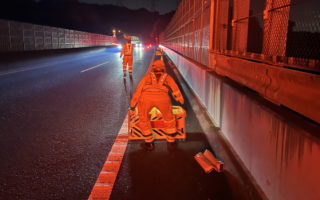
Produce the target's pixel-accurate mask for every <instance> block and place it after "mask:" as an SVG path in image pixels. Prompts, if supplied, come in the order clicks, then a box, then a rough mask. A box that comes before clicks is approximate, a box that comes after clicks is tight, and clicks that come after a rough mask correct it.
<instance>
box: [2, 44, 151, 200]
mask: <svg viewBox="0 0 320 200" xmlns="http://www.w3.org/2000/svg"><path fill="white" fill-rule="evenodd" d="M119 52H120V50H119V49H117V48H96V49H84V50H76V51H72V50H71V51H67V53H64V52H63V53H50V55H47V54H48V53H45V52H42V53H41V55H37V53H35V54H34V55H33V54H32V55H28V56H25V55H23V54H18V57H17V58H13V59H11V58H6V57H2V58H1V59H0V125H1V126H0V160H1V162H0V199H9V200H11V199H33V200H37V199H39V200H40V199H41V200H44V199H50V200H51V199H59V200H61V199H68V200H72V199H87V198H88V196H89V194H90V192H91V189H92V186H93V185H94V183H95V181H96V178H97V176H98V174H99V172H100V170H101V167H102V165H103V163H104V161H105V159H106V156H107V154H108V152H109V150H110V148H111V146H112V144H113V141H114V139H115V136H116V134H117V133H118V131H119V128H120V126H121V124H122V122H123V119H124V117H125V115H126V110H127V108H128V101H129V92H130V85H133V88H135V85H136V84H137V81H138V80H139V79H140V78H141V76H142V75H144V74H145V72H146V69H147V67H148V65H149V64H150V61H151V58H152V55H153V51H152V50H149V51H144V52H143V51H136V52H135V63H134V72H133V83H130V79H129V78H128V77H127V78H126V79H125V80H126V82H124V81H123V78H122V67H121V60H120V59H119V54H120V53H119ZM19 55H21V56H19ZM13 57H14V56H13ZM81 71H82V72H81ZM131 89H132V88H131Z"/></svg>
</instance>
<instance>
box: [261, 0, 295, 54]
mask: <svg viewBox="0 0 320 200" xmlns="http://www.w3.org/2000/svg"><path fill="white" fill-rule="evenodd" d="M266 3H267V6H266V9H265V10H264V31H263V48H262V53H263V54H265V55H277V56H285V54H286V43H287V33H288V24H289V12H290V3H291V0H266Z"/></svg>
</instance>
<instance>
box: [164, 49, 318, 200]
mask: <svg viewBox="0 0 320 200" xmlns="http://www.w3.org/2000/svg"><path fill="white" fill-rule="evenodd" d="M163 49H164V51H165V52H166V54H167V55H168V56H169V57H170V59H171V60H172V61H173V62H174V64H176V66H177V67H178V69H179V71H180V73H181V74H182V76H183V77H184V79H185V80H186V81H187V83H188V84H189V85H190V87H191V88H192V89H193V91H194V92H195V93H196V95H197V96H198V98H199V99H200V101H201V102H202V104H203V105H204V106H205V108H206V109H207V110H208V113H209V115H210V117H211V118H212V119H213V121H214V123H215V124H216V125H218V126H219V127H220V128H221V134H222V136H223V137H224V138H225V140H226V141H227V143H228V144H229V146H230V147H231V149H232V150H233V152H234V153H235V154H236V155H237V156H236V157H238V158H239V159H240V160H239V161H240V163H241V164H242V165H243V167H244V169H245V170H246V171H247V173H248V174H249V175H250V177H252V179H253V180H254V181H255V182H256V183H257V185H258V186H259V187H260V189H261V190H262V191H263V192H264V194H265V196H266V197H267V198H268V199H290V200H300V199H308V200H317V199H320V190H319V189H318V188H319V180H320V173H319V172H318V171H319V168H320V140H319V138H317V137H314V136H313V135H316V134H317V133H312V132H310V131H307V130H306V129H304V127H301V126H298V125H296V124H294V123H293V122H290V121H289V120H288V119H284V118H283V117H281V116H280V115H278V114H277V113H276V112H275V111H272V110H270V109H269V108H267V107H265V106H263V105H261V104H259V103H258V102H257V101H256V100H253V99H252V98H250V97H248V96H247V95H246V94H243V93H241V92H239V91H238V90H237V89H235V88H233V87H231V86H230V85H228V84H226V83H225V82H223V81H221V79H220V78H218V77H216V76H215V75H214V74H213V73H210V72H208V71H206V70H205V69H203V68H201V67H199V66H197V65H196V64H195V63H193V62H191V61H190V60H188V59H186V58H185V57H183V56H180V55H179V54H177V53H176V52H175V51H173V50H171V49H168V48H165V47H164V48H163ZM221 62H222V61H221ZM223 62H226V65H230V67H231V66H233V68H237V67H239V69H238V70H234V71H235V72H232V71H229V72H228V73H230V74H231V73H234V75H232V76H234V77H237V79H238V80H237V81H240V82H241V81H242V82H246V84H248V85H252V87H256V88H257V90H258V91H259V90H260V89H261V92H262V93H263V94H266V95H268V92H266V91H269V90H268V88H272V90H275V91H277V92H274V93H272V94H273V95H278V96H282V94H281V93H284V94H286V95H283V96H286V97H288V98H289V96H290V95H291V98H292V95H293V96H294V95H298V93H295V92H294V87H295V86H294V85H291V87H292V89H291V90H289V91H290V92H288V93H286V92H285V91H282V90H281V87H282V86H285V85H286V84H287V82H289V83H290V84H295V85H300V89H301V90H299V92H300V95H301V93H302V95H301V96H304V95H303V94H304V93H306V95H305V96H308V92H310V90H309V89H307V88H306V87H307V86H308V85H307V84H306V80H311V81H314V80H315V78H312V76H305V77H304V78H300V79H297V80H295V79H289V78H288V77H287V76H286V74H289V73H290V72H289V71H286V70H277V68H271V70H267V69H265V68H263V66H259V67H255V64H252V63H248V64H247V65H245V64H243V63H242V64H239V63H241V62H242V61H238V60H236V59H233V58H230V59H229V60H228V59H223ZM243 62H244V61H243ZM248 62H249V61H248ZM231 64H232V65H231ZM237 64H238V66H237ZM241 67H242V68H243V67H244V68H245V70H243V72H246V73H242V75H241V76H240V74H238V73H237V71H241V70H240V68H241ZM261 67H262V68H261ZM223 69H224V68H223V67H221V69H216V71H219V70H220V71H223ZM226 71H227V70H226ZM239 73H240V72H239ZM273 73H275V74H277V75H276V76H275V75H273ZM294 76H299V77H300V76H302V77H303V75H301V74H300V73H298V75H294ZM270 77H275V79H270ZM277 77H279V78H277ZM290 77H292V76H290ZM306 77H309V78H306ZM267 85H268V87H266V86H267ZM273 85H277V86H273ZM286 87H287V86H286ZM259 88H260V89H259ZM302 88H306V89H303V90H302ZM269 93H270V94H271V90H270V91H269ZM313 98H314V96H313ZM306 99H307V98H304V99H301V102H302V100H303V102H305V103H303V104H304V105H306V106H308V105H307V104H310V103H311V102H310V101H306ZM310 99H311V97H310ZM318 99H319V98H318ZM314 101H315V100H314ZM310 133H312V134H310Z"/></svg>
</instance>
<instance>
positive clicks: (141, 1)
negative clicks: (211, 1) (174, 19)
mask: <svg viewBox="0 0 320 200" xmlns="http://www.w3.org/2000/svg"><path fill="white" fill-rule="evenodd" d="M79 2H80V3H88V4H100V5H101V4H113V5H119V4H122V5H123V6H125V7H127V8H129V9H134V10H135V9H139V8H146V9H148V10H151V4H152V3H151V2H152V0H79ZM154 2H155V10H156V11H158V12H159V13H160V14H166V13H168V12H170V11H173V10H175V9H176V7H177V4H178V2H180V1H179V0H154Z"/></svg>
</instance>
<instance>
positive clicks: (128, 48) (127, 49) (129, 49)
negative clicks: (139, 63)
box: [121, 42, 133, 56]
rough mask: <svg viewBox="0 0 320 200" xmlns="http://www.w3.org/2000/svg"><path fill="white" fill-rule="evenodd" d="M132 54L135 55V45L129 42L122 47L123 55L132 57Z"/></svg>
mask: <svg viewBox="0 0 320 200" xmlns="http://www.w3.org/2000/svg"><path fill="white" fill-rule="evenodd" d="M132 53H133V44H131V43H128V42H127V43H125V44H124V45H123V47H122V50H121V55H125V56H132Z"/></svg>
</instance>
